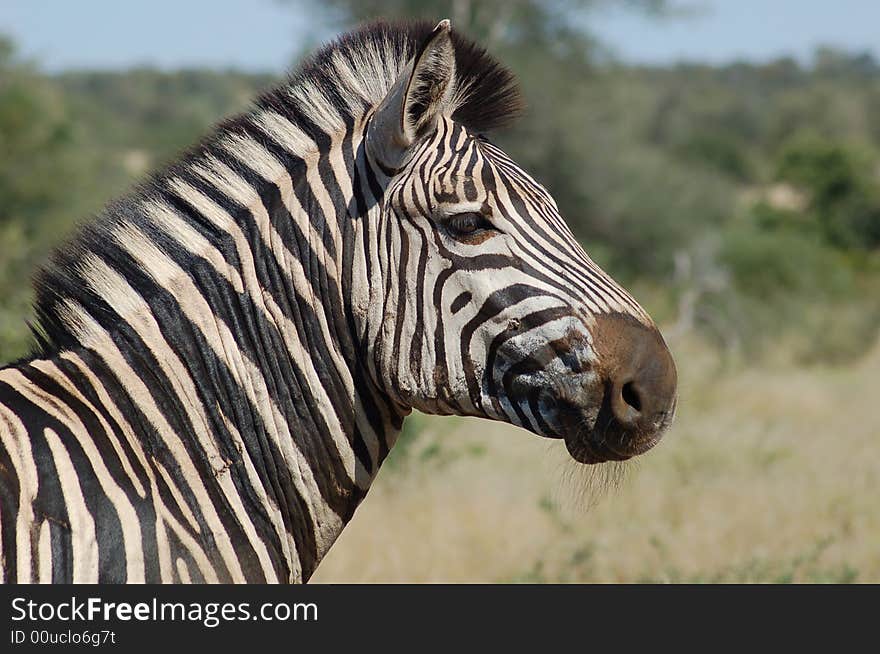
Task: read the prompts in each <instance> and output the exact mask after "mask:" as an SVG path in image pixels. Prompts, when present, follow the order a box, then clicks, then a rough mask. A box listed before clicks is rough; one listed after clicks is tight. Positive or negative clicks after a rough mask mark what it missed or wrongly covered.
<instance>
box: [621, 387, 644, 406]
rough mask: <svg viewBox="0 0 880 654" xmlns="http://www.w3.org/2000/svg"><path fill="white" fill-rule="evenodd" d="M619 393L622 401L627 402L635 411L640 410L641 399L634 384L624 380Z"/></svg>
mask: <svg viewBox="0 0 880 654" xmlns="http://www.w3.org/2000/svg"><path fill="white" fill-rule="evenodd" d="M620 395H621V397H622V398H623V401H624V402H626V403H627V404H629V405H630V406H631V407H632V408H633V409H635V410H636V411H641V410H642V400H641V398H640V397H639V392H638V391H637V390H636V386H635V384H634V383H633V382H631V381H629V382H626V383H625V384H624V385H623V387H622V388H621V389H620Z"/></svg>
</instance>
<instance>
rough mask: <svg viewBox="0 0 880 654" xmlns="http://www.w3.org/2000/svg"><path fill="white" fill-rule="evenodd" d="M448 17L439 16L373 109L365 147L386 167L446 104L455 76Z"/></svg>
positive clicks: (400, 156) (402, 155)
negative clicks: (432, 28) (437, 21)
mask: <svg viewBox="0 0 880 654" xmlns="http://www.w3.org/2000/svg"><path fill="white" fill-rule="evenodd" d="M449 30H450V23H449V20H448V19H447V20H441V21H440V22H439V23H438V24H437V27H435V28H434V31H432V32H431V34H430V36H428V38H427V39H425V42H424V43H423V44H422V46H421V48H419V51H418V53H417V54H416V56H415V57H413V58H412V59H411V60H410V62H409V63H408V64H407V65H406V66H405V67H404V69H403V71H402V72H401V74H400V76H399V77H398V78H397V81H396V82H395V83H394V85H393V86H392V87H391V89H390V90H389V91H388V93H387V95H386V96H385V98H384V99H383V100H382V102H381V103H380V104H379V107H378V108H377V109H376V113H375V114H374V115H373V118H372V120H371V121H370V126H369V128H368V130H367V136H366V147H367V148H369V151H370V153H371V154H372V155H373V157H374V158H375V159H376V160H377V161H378V162H379V163H380V164H381V165H382V166H384V167H386V168H388V169H390V170H396V169H397V168H399V167H400V166H401V165H402V164H403V162H404V160H405V159H406V154H407V152H408V151H409V148H410V146H411V145H412V144H413V143H414V142H415V141H416V140H417V139H418V138H419V137H420V136H422V135H424V134H427V133H430V132H431V131H432V130H433V129H434V127H435V126H436V124H437V119H438V118H439V116H440V115H441V114H442V112H443V110H444V108H446V107H447V106H448V104H449V99H450V97H451V95H452V90H453V89H452V87H453V84H452V80H453V78H454V77H455V49H454V47H453V45H452V38H451V37H450V34H449Z"/></svg>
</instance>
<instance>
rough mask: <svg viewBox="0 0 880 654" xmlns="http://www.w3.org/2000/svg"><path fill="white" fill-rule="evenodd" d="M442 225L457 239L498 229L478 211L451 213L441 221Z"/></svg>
mask: <svg viewBox="0 0 880 654" xmlns="http://www.w3.org/2000/svg"><path fill="white" fill-rule="evenodd" d="M443 226H444V227H445V228H446V230H447V231H448V232H449V233H450V235H451V236H453V237H455V238H459V239H467V238H469V237H476V236H479V235H482V234H485V233H487V232H490V231H494V232H497V231H498V229H497V228H496V227H495V225H493V224H492V223H491V222H490V221H489V219H488V218H487V217H486V216H485V215H484V214H482V213H480V212H479V211H465V212H462V213H457V214H453V215H452V216H449V217H448V218H446V219H445V220H444V221H443Z"/></svg>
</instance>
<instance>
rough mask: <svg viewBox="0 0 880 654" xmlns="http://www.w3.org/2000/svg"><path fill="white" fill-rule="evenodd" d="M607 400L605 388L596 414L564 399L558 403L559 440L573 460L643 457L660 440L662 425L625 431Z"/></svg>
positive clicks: (663, 426) (618, 459)
mask: <svg viewBox="0 0 880 654" xmlns="http://www.w3.org/2000/svg"><path fill="white" fill-rule="evenodd" d="M610 397H611V395H610V393H609V392H607V389H606V392H605V393H603V397H602V403H601V405H600V406H599V410H598V413H597V412H596V411H595V409H593V410H585V409H584V407H582V406H579V405H576V404H574V403H572V402H569V401H566V400H561V401H558V402H557V412H558V417H559V423H560V424H561V425H562V427H563V436H562V438H563V440H564V441H565V446H566V448H567V449H568V453H569V454H570V455H571V457H572V458H573V459H574V460H575V461H577V462H579V463H585V464H594V463H604V462H606V461H625V460H627V459H631V458H633V457H634V456H638V455H640V454H644V453H645V452H647V451H648V450H650V449H651V448H652V447H654V445H656V444H657V442H658V441H659V440H660V438H661V436H662V433H663V430H664V428H665V425H658V426H657V428H656V429H649V430H644V429H633V428H627V427H626V426H624V425H622V424H621V423H620V421H619V420H618V419H617V418H616V417H615V414H614V411H613V409H612V406H611V400H610ZM594 416H595V417H594Z"/></svg>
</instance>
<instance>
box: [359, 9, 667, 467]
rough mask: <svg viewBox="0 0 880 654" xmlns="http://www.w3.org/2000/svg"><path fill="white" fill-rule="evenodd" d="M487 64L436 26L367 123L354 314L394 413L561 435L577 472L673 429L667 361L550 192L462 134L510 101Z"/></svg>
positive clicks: (500, 76) (505, 85)
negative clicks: (375, 204) (367, 274)
mask: <svg viewBox="0 0 880 654" xmlns="http://www.w3.org/2000/svg"><path fill="white" fill-rule="evenodd" d="M475 58H481V59H482V60H483V61H482V65H481V66H475V65H474V63H473V60H474V59H475ZM486 59H488V57H487V55H486V54H485V52H484V51H482V50H481V49H478V48H477V47H476V46H474V45H473V44H470V43H468V42H465V41H464V40H462V39H460V38H458V37H457V36H456V35H454V34H452V33H451V32H450V29H449V23H448V21H443V22H441V23H440V24H439V25H438V26H437V27H436V28H435V29H434V30H433V32H431V33H430V35H429V36H428V37H427V38H426V39H425V41H424V42H423V43H422V45H421V48H420V49H419V50H418V51H417V52H416V54H415V56H414V57H413V58H412V59H411V60H410V61H409V63H408V64H407V65H406V66H405V67H404V68H403V70H402V72H401V74H400V75H399V77H398V78H397V81H396V83H394V85H393V86H392V87H391V89H390V90H389V91H388V93H387V95H386V96H385V98H384V100H383V101H382V102H381V104H379V105H378V107H377V109H376V110H375V112H374V113H372V114H371V115H370V116H369V118H368V124H367V128H366V135H365V151H366V157H367V159H368V161H369V162H370V163H371V164H372V166H373V168H375V169H376V170H377V171H379V173H377V174H378V175H379V176H380V177H382V179H383V180H384V181H385V192H384V194H383V195H382V197H381V201H380V207H381V208H380V211H381V217H380V219H379V222H378V224H377V226H376V230H375V231H376V239H375V245H374V247H375V253H374V258H375V259H376V261H375V264H376V265H375V266H373V269H374V273H373V279H371V282H370V287H371V293H370V301H369V307H368V308H367V309H366V313H367V316H368V318H367V322H368V323H369V324H370V327H369V329H368V331H369V333H370V334H371V335H372V338H370V339H368V340H369V342H370V344H371V348H372V352H371V353H370V358H371V360H372V361H373V362H374V366H375V374H376V376H377V377H378V378H379V382H380V384H381V385H382V386H383V387H384V388H385V389H386V390H387V392H388V393H389V395H390V396H391V397H392V398H393V399H394V400H396V401H397V402H398V403H399V404H400V405H402V406H404V407H415V408H417V409H419V410H421V411H424V412H427V413H436V414H459V415H470V416H481V417H485V418H490V419H495V420H502V421H507V422H510V423H513V424H515V425H519V426H521V427H524V428H526V429H529V430H531V431H533V432H535V433H537V434H540V435H542V436H547V437H551V438H564V439H565V443H566V445H567V447H568V450H569V452H570V454H571V455H572V456H573V457H574V458H575V459H576V460H578V461H580V462H583V463H597V462H602V461H607V460H622V459H627V458H630V457H632V456H634V455H637V454H640V453H642V452H644V451H646V450H648V449H649V448H650V447H652V446H653V445H654V444H655V443H656V442H657V441H658V440H659V439H660V437H661V436H662V434H663V432H664V430H665V429H666V428H667V426H668V425H669V424H670V422H671V420H672V416H673V412H674V408H675V402H676V371H675V365H674V363H673V360H672V356H671V355H670V352H669V350H668V349H667V346H666V344H665V343H664V341H663V338H662V336H661V335H660V332H659V331H658V329H657V327H656V326H655V325H654V323H653V322H652V320H651V318H650V317H649V316H648V315H647V313H646V312H645V311H644V309H642V307H641V306H639V304H638V303H637V302H636V301H635V300H634V299H633V298H632V297H631V296H630V295H629V294H628V293H627V292H626V291H625V290H624V289H622V288H621V287H620V286H619V285H618V284H616V283H615V282H614V281H613V280H612V279H611V278H610V277H609V276H608V275H606V274H605V273H604V272H603V271H602V270H601V269H600V268H599V267H598V266H597V265H596V264H595V263H594V262H593V261H592V260H591V259H590V257H589V256H588V255H587V254H586V253H585V252H584V250H583V249H582V248H581V246H580V245H579V244H578V242H577V241H576V239H575V238H574V236H573V235H572V232H571V230H570V229H569V227H568V226H567V225H566V223H565V221H564V220H563V219H562V217H561V216H560V214H559V211H558V209H557V206H556V203H555V202H554V200H553V198H552V197H551V196H550V195H549V193H548V192H547V191H546V190H545V189H544V188H543V187H542V186H541V185H540V184H539V183H537V182H536V181H535V180H534V179H532V177H530V176H529V175H528V174H527V173H526V172H524V171H523V170H522V169H521V168H520V167H519V166H517V165H516V163H514V162H513V161H512V160H511V159H510V158H509V157H508V156H507V155H505V154H504V152H502V151H501V150H500V149H499V148H497V147H495V146H494V145H492V144H491V143H490V142H489V141H488V140H487V139H485V138H484V137H483V136H481V135H480V134H479V133H478V132H477V131H476V130H475V129H474V127H473V126H474V125H475V124H476V125H479V124H480V113H481V110H482V111H483V113H489V114H498V115H500V114H502V113H504V112H505V111H507V113H509V110H510V109H511V108H512V105H514V104H515V103H516V95H515V94H516V91H515V88H514V84H513V80H512V77H511V76H510V74H509V73H507V71H505V70H504V69H502V68H501V67H500V66H498V64H496V63H494V61H492V62H491V63H489V64H487V63H486V61H485V60H486ZM478 68H479V69H480V70H481V78H480V79H475V78H474V70H475V69H478ZM480 92H482V93H484V94H490V95H492V96H493V97H492V98H490V100H485V99H484V101H483V104H482V105H481V104H480V102H481V100H480V98H475V95H476V94H478V93H480ZM505 103H506V104H507V107H506V109H503V110H502V109H499V107H500V106H501V105H504V104H505ZM498 115H494V116H493V117H492V118H490V119H489V121H488V122H492V121H495V122H497V118H498ZM462 116H464V117H465V119H462V118H461V117H462Z"/></svg>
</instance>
